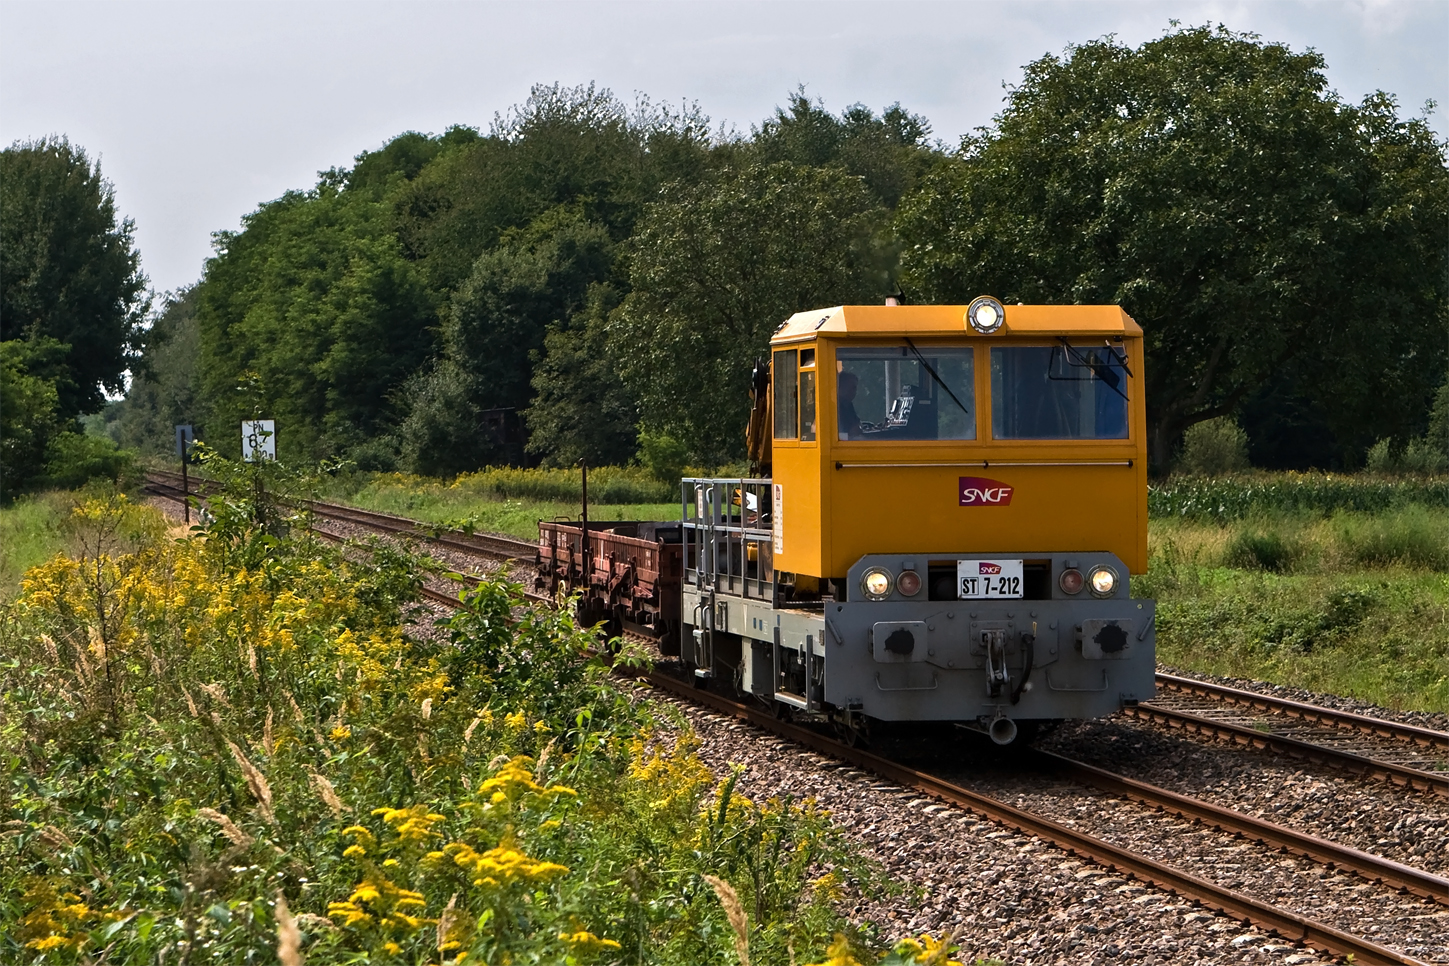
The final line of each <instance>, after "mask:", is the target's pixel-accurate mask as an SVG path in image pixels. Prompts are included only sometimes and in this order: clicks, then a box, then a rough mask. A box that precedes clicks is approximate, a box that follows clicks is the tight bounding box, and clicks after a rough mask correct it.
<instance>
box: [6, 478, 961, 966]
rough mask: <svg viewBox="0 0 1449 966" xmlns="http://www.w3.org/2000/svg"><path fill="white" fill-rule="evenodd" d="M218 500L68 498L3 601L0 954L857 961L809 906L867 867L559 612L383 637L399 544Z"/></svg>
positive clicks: (923, 957) (840, 929) (484, 603)
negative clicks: (61, 520) (141, 503)
mask: <svg viewBox="0 0 1449 966" xmlns="http://www.w3.org/2000/svg"><path fill="white" fill-rule="evenodd" d="M250 492H254V490H252V491H250ZM225 502H227V500H226V499H225V498H221V499H215V500H214V503H213V505H214V507H215V509H216V522H215V523H214V524H213V525H212V526H211V529H210V531H209V533H208V534H207V536H206V538H205V539H201V538H198V537H186V538H183V539H179V540H177V539H172V536H173V535H172V534H168V532H167V529H166V527H165V525H164V523H163V522H162V521H161V519H160V518H159V516H158V515H156V514H155V513H154V512H152V511H150V510H147V509H145V508H138V507H136V506H135V505H133V504H131V503H129V502H128V501H126V500H125V499H124V498H122V497H119V496H115V495H112V496H109V497H105V498H96V499H91V500H88V501H86V502H84V503H83V504H82V505H81V506H80V507H79V509H78V510H77V512H76V513H75V515H74V516H73V517H71V518H70V519H69V520H68V522H67V527H68V528H69V530H70V531H71V532H70V534H69V536H70V537H71V539H73V541H74V545H75V546H76V547H77V548H79V549H78V554H77V555H76V556H74V557H65V556H60V557H56V558H53V559H51V560H50V561H48V562H47V563H46V564H44V565H43V566H41V567H38V568H36V569H34V570H32V571H30V572H29V574H28V575H27V577H26V580H25V591H24V593H23V594H22V596H21V597H20V598H18V599H17V600H16V601H15V602H13V603H11V604H10V605H8V606H7V607H6V608H5V609H4V610H3V611H0V762H3V766H0V768H3V771H0V818H3V830H4V835H3V836H0V960H3V961H5V962H45V963H51V962H94V961H99V960H101V959H104V960H105V961H106V962H108V963H136V964H140V963H153V962H161V961H166V962H183V963H184V962H200V961H202V960H205V961H208V962H213V961H214V962H273V961H277V960H278V959H280V960H281V961H282V962H284V963H290V962H300V961H302V958H303V957H304V956H305V959H306V961H307V962H308V963H310V964H313V966H321V964H328V963H358V962H371V963H379V964H387V963H396V964H403V963H425V962H426V963H436V964H440V966H457V964H460V963H462V962H463V961H464V960H465V957H466V960H467V962H468V963H469V964H471V963H473V962H514V963H568V964H578V966H584V964H589V963H596V962H611V963H612V962H627V963H641V964H643V963H650V964H653V963H658V964H668V966H685V964H690V966H693V964H718V966H724V964H733V963H735V962H737V961H740V960H743V959H744V956H745V953H746V952H747V953H748V955H749V957H750V959H751V961H753V962H756V963H762V964H780V966H784V964H785V963H787V962H801V963H805V962H815V963H817V964H820V961H821V960H822V959H825V958H828V962H829V964H830V966H859V964H860V959H859V958H857V957H863V958H866V959H867V960H868V961H870V962H875V961H877V959H879V954H876V955H868V956H867V955H866V953H865V952H864V947H865V946H866V945H867V943H866V942H865V940H864V938H863V937H862V935H861V934H860V933H855V932H854V931H853V930H852V929H851V928H850V927H849V926H848V925H847V924H846V923H844V922H843V921H842V920H841V918H840V917H839V915H838V914H837V913H836V911H835V908H836V906H837V905H838V904H840V903H841V902H842V901H843V900H844V898H845V893H846V890H847V889H848V888H850V887H851V879H852V877H854V876H861V875H864V876H866V877H867V878H866V879H865V880H863V881H860V882H858V883H856V884H855V888H857V889H859V888H868V889H871V890H881V889H885V890H886V891H887V892H890V891H891V889H892V887H891V886H890V884H889V883H887V882H884V881H880V880H878V879H876V878H875V877H874V873H873V872H871V871H870V870H869V869H868V868H865V867H862V866H861V865H859V864H858V863H857V862H855V860H853V859H851V858H850V857H849V856H848V855H847V854H846V852H845V850H844V849H843V847H842V845H841V843H840V842H839V840H838V839H837V838H836V836H835V833H834V832H833V831H832V830H831V828H830V826H829V824H828V821H827V820H826V817H825V816H824V815H823V814H822V813H821V812H820V811H819V810H818V809H816V808H815V807H814V805H813V804H812V803H810V802H808V801H804V802H801V801H773V800H772V801H768V802H752V801H749V800H747V799H745V798H743V797H742V796H741V795H739V794H737V793H736V791H735V778H734V777H726V778H725V779H724V780H723V781H721V780H719V779H718V778H717V777H716V776H714V775H712V774H711V773H710V772H709V771H708V770H707V769H706V768H705V767H704V765H703V764H702V763H701V761H700V759H699V758H698V757H697V755H696V754H695V751H694V749H695V739H694V737H693V736H692V733H691V731H690V729H689V727H688V725H687V723H685V722H684V721H683V720H681V719H679V718H678V717H677V716H676V717H668V716H661V715H664V714H665V712H659V711H655V710H653V706H651V705H649V704H647V703H643V702H639V701H638V700H636V699H635V697H634V696H632V695H631V694H630V693H629V691H630V688H629V687H628V686H626V685H621V684H619V683H618V681H619V680H620V679H618V678H614V677H611V676H610V675H609V673H608V670H607V669H606V668H605V667H603V666H602V665H601V664H599V663H598V662H597V661H593V662H591V661H588V660H585V659H584V655H583V653H582V652H583V649H584V648H585V647H586V646H589V645H592V644H595V643H597V642H596V641H595V640H594V638H593V637H592V635H591V634H590V633H589V632H586V631H584V630H582V629H580V628H578V627H577V626H575V625H574V623H573V621H572V619H571V617H570V616H569V614H568V612H567V611H560V610H554V609H551V608H549V609H535V608H533V607H531V606H530V605H528V604H527V602H526V601H525V599H524V598H523V595H522V589H521V588H520V587H519V586H517V585H514V584H509V583H506V582H502V581H498V582H491V583H485V584H483V585H482V586H480V587H478V588H477V589H476V590H475V591H471V592H469V593H468V594H467V595H466V597H465V600H464V603H465V606H464V608H463V610H461V611H460V612H459V613H458V615H457V616H456V617H454V618H452V619H450V620H448V621H447V622H446V623H445V626H444V627H443V628H442V634H441V635H439V636H437V637H436V638H431V637H413V636H409V635H408V634H405V633H404V632H403V631H402V627H401V625H402V622H403V621H404V619H405V618H406V615H407V614H408V613H409V612H410V608H411V607H412V605H413V601H414V600H415V598H416V592H417V588H418V585H419V577H418V572H417V569H416V566H415V565H414V563H413V561H412V560H411V558H408V557H406V556H404V555H401V554H399V553H397V552H396V551H391V550H388V549H386V548H384V547H381V546H377V547H375V548H374V549H375V553H374V554H372V555H370V556H369V555H366V554H356V553H352V554H345V555H344V554H343V553H341V552H340V551H337V550H333V549H331V548H329V547H326V546H323V545H320V544H318V543H317V542H315V541H313V540H311V539H309V538H308V537H307V535H306V533H305V530H302V529H301V528H297V529H295V530H294V531H293V532H294V533H296V534H297V536H295V537H288V536H285V535H279V534H283V533H285V531H286V528H285V527H282V528H278V527H276V526H271V525H268V526H257V525H253V524H251V523H249V520H250V519H251V517H250V515H249V514H246V513H242V512H235V513H233V512H229V511H228V510H227V509H226V506H224V505H222V504H223V503H225ZM239 506H240V505H239ZM271 522H275V521H271ZM746 915H747V916H748V920H747V922H746V918H745V917H746ZM847 935H853V936H854V937H855V938H846V936H847ZM832 937H833V938H832ZM938 945H939V944H938V943H937V942H935V941H931V940H929V939H927V940H925V941H912V942H909V943H902V944H900V945H898V946H897V947H895V949H894V951H893V952H891V953H890V954H889V955H887V956H886V958H885V959H884V960H882V962H883V963H893V964H898V966H904V964H907V963H923V962H927V961H930V962H940V961H941V957H939V956H934V955H932V953H933V951H934V949H935V947H936V946H938ZM821 966H824V964H821Z"/></svg>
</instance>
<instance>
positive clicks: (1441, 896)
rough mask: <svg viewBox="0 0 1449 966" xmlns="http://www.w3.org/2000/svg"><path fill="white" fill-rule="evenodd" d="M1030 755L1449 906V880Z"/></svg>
mask: <svg viewBox="0 0 1449 966" xmlns="http://www.w3.org/2000/svg"><path fill="white" fill-rule="evenodd" d="M1032 754H1033V755H1034V756H1035V757H1037V758H1038V759H1039V760H1040V761H1041V762H1042V763H1043V764H1044V765H1045V766H1046V767H1048V768H1050V769H1051V770H1053V771H1055V772H1057V773H1059V774H1062V775H1065V776H1067V777H1069V778H1072V779H1074V780H1076V781H1079V782H1082V783H1083V784H1086V785H1092V786H1094V787H1096V788H1099V789H1101V790H1102V791H1105V792H1110V793H1111V794H1114V795H1120V796H1123V797H1125V798H1131V799H1134V800H1135V801H1137V802H1140V803H1141V804H1143V805H1149V806H1151V807H1153V808H1158V809H1162V810H1163V811H1166V812H1170V813H1172V814H1174V815H1178V816H1181V817H1182V818H1186V819H1190V820H1194V821H1199V822H1202V823H1203V824H1205V825H1209V826H1212V827H1213V828H1217V829H1221V830H1222V831H1225V832H1232V833H1234V834H1237V835H1241V836H1243V837H1244V838H1246V839H1249V840H1251V841H1254V842H1261V843H1262V844H1264V845H1267V846H1269V847H1271V848H1276V849H1282V850H1283V851H1286V852H1291V853H1293V854H1295V855H1301V856H1303V857H1304V858H1307V859H1311V860H1313V861H1314V862H1318V863H1321V864H1323V865H1326V866H1330V867H1332V868H1337V869H1342V870H1345V871H1348V872H1352V873H1354V874H1356V875H1359V876H1362V877H1363V878H1365V879H1368V880H1370V881H1372V882H1379V883H1382V884H1383V885H1386V886H1388V887H1390V888H1393V889H1402V890H1404V891H1406V892H1409V893H1412V894H1413V895H1416V896H1419V897H1421V898H1424V899H1430V900H1433V901H1434V902H1438V903H1442V904H1444V905H1449V879H1446V878H1444V877H1443V876H1438V875H1434V874H1433V873H1431V872H1425V871H1424V870H1422V869H1416V868H1414V867H1413V866H1408V865H1403V864H1401V863H1398V862H1394V861H1393V860H1391V859H1386V858H1383V857H1382V856H1377V855H1374V854H1372V853H1369V852H1362V851H1359V850H1358V849H1354V848H1349V847H1348V846H1346V845H1339V844H1338V843H1337V842H1330V841H1328V840H1327V839H1321V838H1319V837H1317V836H1315V835H1309V834H1307V833H1305V832H1299V831H1296V830H1294V829H1290V828H1287V827H1285V826H1282V825H1278V824H1276V823H1273V822H1269V821H1266V820H1264V819H1260V818H1257V817H1255V816H1252V815H1248V814H1246V813H1244V812H1239V811H1236V810H1234V809H1231V808H1224V807H1223V806H1221V805H1214V804H1212V803H1211V802H1205V801H1202V800H1200V799H1196V798H1190V797H1188V796H1186V795H1179V794H1178V793H1177V792H1173V791H1169V790H1167V789H1166V788H1161V787H1159V786H1157V785H1150V784H1148V783H1147V782H1140V781H1137V780H1135V779H1132V778H1127V777H1126V776H1124V775H1118V774H1115V773H1113V772H1110V771H1107V770H1105V769H1102V768H1097V767H1096V766H1094V765H1088V764H1086V763H1085V762H1080V761H1076V760H1074V759H1072V758H1067V757H1065V756H1063V755H1058V754H1055V753H1053V752H1050V751H1041V750H1038V749H1033V751H1032Z"/></svg>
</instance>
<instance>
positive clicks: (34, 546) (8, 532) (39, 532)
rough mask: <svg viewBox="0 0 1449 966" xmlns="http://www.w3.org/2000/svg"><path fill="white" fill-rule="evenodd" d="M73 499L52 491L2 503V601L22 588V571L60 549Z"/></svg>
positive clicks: (0, 546) (0, 524)
mask: <svg viewBox="0 0 1449 966" xmlns="http://www.w3.org/2000/svg"><path fill="white" fill-rule="evenodd" d="M72 503H73V497H71V495H70V494H67V493H59V492H51V493H41V494H37V495H33V496H24V497H21V498H20V499H18V500H16V501H15V502H14V503H12V504H10V505H8V506H0V601H4V600H9V599H10V598H11V597H14V596H15V594H16V593H17V592H18V591H19V590H20V576H21V574H23V573H25V571H27V570H29V569H30V568H31V567H34V566H35V565H37V564H39V563H42V562H43V561H45V560H48V559H49V558H51V557H52V556H54V555H55V554H57V553H59V552H60V550H61V548H62V546H63V545H64V542H65V536H64V533H63V530H62V527H61V523H62V520H63V517H64V515H65V513H67V512H68V510H69V507H70V505H71V504H72Z"/></svg>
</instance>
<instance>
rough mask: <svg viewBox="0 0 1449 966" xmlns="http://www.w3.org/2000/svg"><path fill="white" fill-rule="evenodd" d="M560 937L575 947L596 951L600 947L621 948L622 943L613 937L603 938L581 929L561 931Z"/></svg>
mask: <svg viewBox="0 0 1449 966" xmlns="http://www.w3.org/2000/svg"><path fill="white" fill-rule="evenodd" d="M558 938H560V939H562V940H563V941H564V942H566V943H568V944H569V945H570V946H573V947H574V948H575V949H586V950H589V951H595V950H600V949H620V948H622V947H620V945H619V944H618V943H617V942H615V941H614V940H612V939H603V938H601V937H599V936H595V935H594V934H593V933H591V932H588V931H587V930H583V929H580V930H579V931H578V932H571V933H570V932H561V933H559V934H558Z"/></svg>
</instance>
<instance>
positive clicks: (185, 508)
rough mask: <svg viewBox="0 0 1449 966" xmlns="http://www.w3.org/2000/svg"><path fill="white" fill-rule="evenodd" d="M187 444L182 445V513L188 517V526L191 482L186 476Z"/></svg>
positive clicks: (188, 522) (189, 521)
mask: <svg viewBox="0 0 1449 966" xmlns="http://www.w3.org/2000/svg"><path fill="white" fill-rule="evenodd" d="M186 460H187V453H186V443H185V442H184V441H183V442H182V444H181V512H182V513H183V514H184V515H185V517H186V522H187V524H190V523H191V482H190V481H189V480H188V478H187V476H186Z"/></svg>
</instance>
